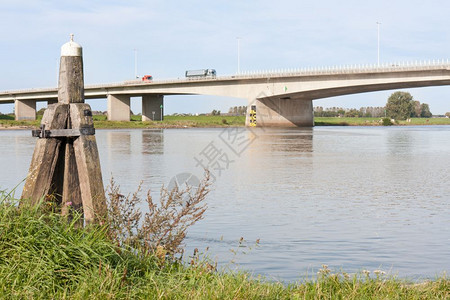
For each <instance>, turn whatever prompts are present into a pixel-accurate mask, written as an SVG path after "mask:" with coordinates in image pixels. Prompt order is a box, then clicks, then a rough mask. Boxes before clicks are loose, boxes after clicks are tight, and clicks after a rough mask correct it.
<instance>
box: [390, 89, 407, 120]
mask: <svg viewBox="0 0 450 300" xmlns="http://www.w3.org/2000/svg"><path fill="white" fill-rule="evenodd" d="M386 113H387V116H388V117H390V118H392V119H396V120H406V119H408V118H409V117H411V116H412V115H414V105H413V97H412V96H411V94H410V93H408V92H395V93H393V94H392V95H391V96H390V97H389V99H388V101H387V104H386Z"/></svg>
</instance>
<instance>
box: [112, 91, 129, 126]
mask: <svg viewBox="0 0 450 300" xmlns="http://www.w3.org/2000/svg"><path fill="white" fill-rule="evenodd" d="M130 115H131V113H130V96H127V95H108V121H130Z"/></svg>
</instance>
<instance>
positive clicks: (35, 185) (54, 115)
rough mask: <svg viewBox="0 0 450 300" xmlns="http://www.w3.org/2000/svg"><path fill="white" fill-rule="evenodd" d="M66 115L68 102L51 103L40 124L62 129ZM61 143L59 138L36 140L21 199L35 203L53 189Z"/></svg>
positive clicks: (66, 118) (49, 127) (64, 125)
mask: <svg viewBox="0 0 450 300" xmlns="http://www.w3.org/2000/svg"><path fill="white" fill-rule="evenodd" d="M68 116H69V105H68V104H60V103H58V104H53V105H50V106H49V107H48V108H47V110H46V111H45V113H44V116H43V118H42V122H41V124H44V125H45V127H46V128H48V129H64V128H65V127H66V124H67V120H68ZM61 145H62V140H61V139H38V140H37V142H36V147H35V149H34V153H33V157H32V159H31V164H30V169H29V172H28V176H27V179H26V181H25V186H24V189H23V192H22V196H21V199H24V200H25V199H27V200H29V201H31V203H37V202H38V201H39V200H40V199H41V198H42V197H43V196H47V195H49V194H51V190H52V188H53V189H55V186H52V185H53V180H54V174H55V170H57V164H58V158H59V156H60V147H61ZM56 174H59V172H58V171H57V172H56Z"/></svg>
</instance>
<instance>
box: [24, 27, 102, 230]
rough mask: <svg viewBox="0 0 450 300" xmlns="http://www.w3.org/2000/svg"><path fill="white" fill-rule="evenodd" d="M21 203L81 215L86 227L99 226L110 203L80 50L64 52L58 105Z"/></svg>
mask: <svg viewBox="0 0 450 300" xmlns="http://www.w3.org/2000/svg"><path fill="white" fill-rule="evenodd" d="M33 136H36V137H38V140H37V142H36V147H35V150H34V153H33V157H32V161H31V165H30V170H29V173H28V176H27V179H26V182H25V186H24V189H23V192H22V197H21V199H22V201H30V202H31V203H33V204H34V203H37V202H39V201H41V200H42V199H44V201H48V202H51V203H52V204H54V205H55V206H56V207H58V208H59V209H60V210H61V213H62V214H66V215H67V214H69V215H70V213H71V212H73V211H78V212H80V213H82V214H83V217H84V223H85V224H89V223H93V222H94V223H101V222H102V219H103V218H105V217H106V211H107V209H106V199H105V192H104V188H103V181H102V174H101V168H100V160H99V154H98V149H97V143H96V139H95V128H94V123H93V119H92V111H91V108H90V106H89V105H88V104H86V103H84V79H83V57H82V49H81V47H80V46H79V45H78V44H77V43H75V42H73V36H72V38H71V40H70V42H68V43H66V44H65V45H63V47H62V48H61V61H60V70H59V85H58V103H55V104H51V105H49V106H48V108H47V109H46V110H45V112H44V116H43V118H42V122H41V128H40V129H39V130H34V131H33Z"/></svg>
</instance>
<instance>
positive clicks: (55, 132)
mask: <svg viewBox="0 0 450 300" xmlns="http://www.w3.org/2000/svg"><path fill="white" fill-rule="evenodd" d="M31 134H32V136H33V137H38V138H55V137H78V136H81V135H95V128H94V127H84V128H80V129H52V130H45V125H41V129H36V130H32V131H31Z"/></svg>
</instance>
